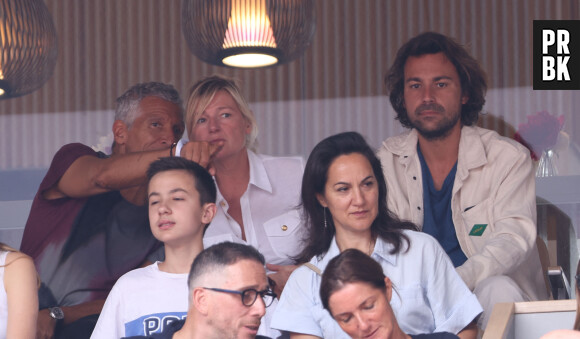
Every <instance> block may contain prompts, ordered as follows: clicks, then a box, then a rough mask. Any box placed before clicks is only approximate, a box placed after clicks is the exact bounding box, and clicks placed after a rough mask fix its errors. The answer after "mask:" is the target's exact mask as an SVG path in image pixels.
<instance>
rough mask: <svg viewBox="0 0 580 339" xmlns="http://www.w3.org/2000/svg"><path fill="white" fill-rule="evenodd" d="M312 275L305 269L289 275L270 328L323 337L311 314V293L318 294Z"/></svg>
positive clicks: (313, 306)
mask: <svg viewBox="0 0 580 339" xmlns="http://www.w3.org/2000/svg"><path fill="white" fill-rule="evenodd" d="M313 275H314V273H313V272H312V274H311V273H310V271H309V269H307V268H306V267H299V268H298V269H296V270H295V271H294V272H293V273H292V275H290V278H289V279H288V282H287V283H286V286H285V287H284V292H282V296H281V297H280V302H279V303H278V306H277V307H276V311H275V312H274V316H273V318H272V324H271V327H272V328H275V329H277V330H280V331H288V332H294V333H302V334H309V335H315V336H318V337H321V338H322V337H323V334H322V330H321V328H320V326H319V325H318V323H317V322H316V319H315V315H314V314H313V313H312V310H313V309H314V308H315V298H314V295H313V293H318V288H313V285H314V284H315V283H314V281H313V279H315V277H313Z"/></svg>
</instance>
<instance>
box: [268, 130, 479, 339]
mask: <svg viewBox="0 0 580 339" xmlns="http://www.w3.org/2000/svg"><path fill="white" fill-rule="evenodd" d="M301 197H302V204H303V209H304V215H305V217H306V227H307V229H308V237H307V238H306V246H305V249H304V250H303V251H302V253H301V255H300V256H299V257H298V258H297V261H298V262H308V261H309V263H308V264H307V265H304V266H301V267H300V268H298V269H296V270H295V271H294V273H293V274H292V275H291V276H290V279H289V280H288V283H287V284H286V287H285V289H284V292H283V293H282V297H281V298H280V302H279V304H278V307H277V309H276V311H275V313H274V318H273V320H272V324H271V327H273V328H276V329H279V330H284V331H288V332H290V337H291V338H293V339H297V338H332V339H340V338H349V337H348V335H347V334H346V333H345V332H344V331H343V330H342V329H341V328H340V326H339V325H338V323H337V322H336V321H335V320H334V319H333V318H332V316H331V315H330V313H328V311H326V310H325V309H324V308H323V306H322V302H321V300H320V294H319V290H320V283H321V272H322V271H324V269H325V268H326V265H327V264H328V262H329V261H330V259H332V258H333V257H335V256H337V255H338V254H339V253H340V252H342V251H344V250H346V249H349V248H355V249H358V250H360V251H362V252H363V253H366V254H368V255H370V256H371V257H372V258H373V259H374V260H376V261H377V262H378V263H379V264H380V265H381V267H382V268H383V271H385V272H388V273H389V277H390V279H391V281H392V282H393V284H394V285H395V286H397V291H398V293H397V296H395V297H393V299H392V300H391V306H392V308H393V311H394V312H395V314H396V315H397V319H398V321H399V326H400V328H401V330H403V331H404V332H405V333H408V334H422V333H434V332H450V333H454V334H458V336H459V337H460V338H475V336H476V334H477V328H476V326H475V322H474V320H475V318H476V317H477V315H479V313H481V311H482V308H481V306H480V305H479V302H478V301H477V298H476V297H475V295H474V294H473V293H471V292H470V291H469V289H468V288H467V286H465V284H464V283H463V281H462V280H461V278H460V277H459V275H458V274H457V273H456V272H455V269H454V268H453V265H452V264H451V261H450V260H449V258H448V256H447V255H446V253H445V252H444V251H443V249H442V248H441V247H440V246H439V244H438V243H437V241H436V240H434V239H433V238H432V237H431V236H429V235H427V234H424V233H420V232H415V231H412V229H414V228H415V226H414V225H413V224H411V223H408V222H401V221H399V220H397V219H396V218H395V217H394V216H393V215H392V214H391V212H389V211H388V210H387V207H386V206H387V204H386V202H387V191H386V184H385V178H384V176H383V171H382V168H381V164H380V161H379V160H378V159H377V158H376V156H375V154H374V152H373V151H372V149H371V148H370V147H369V146H368V144H367V143H366V142H365V140H364V139H363V137H362V136H361V135H360V134H358V133H355V132H347V133H341V134H337V135H334V136H331V137H328V138H326V139H324V140H323V141H321V142H320V143H319V144H318V145H317V146H316V147H315V148H314V150H313V151H312V153H311V154H310V157H309V158H308V161H307V163H306V168H305V171H304V177H303V180H302V193H301Z"/></svg>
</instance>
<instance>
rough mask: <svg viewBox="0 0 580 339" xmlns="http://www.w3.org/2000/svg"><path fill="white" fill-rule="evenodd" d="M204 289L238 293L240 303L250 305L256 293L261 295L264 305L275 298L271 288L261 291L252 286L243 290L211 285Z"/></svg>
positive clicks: (252, 303) (270, 302)
mask: <svg viewBox="0 0 580 339" xmlns="http://www.w3.org/2000/svg"><path fill="white" fill-rule="evenodd" d="M204 288H205V289H206V290H212V291H216V292H223V293H232V294H239V295H240V296H241V297H242V304H244V305H245V306H248V307H250V306H252V305H254V303H255V302H256V299H258V295H260V297H262V300H264V305H265V306H266V307H268V306H270V305H272V303H273V302H274V299H276V297H277V296H276V293H274V292H273V291H272V290H271V289H265V290H263V291H258V290H256V289H253V288H248V289H247V290H243V291H234V290H224V289H223V288H211V287H204Z"/></svg>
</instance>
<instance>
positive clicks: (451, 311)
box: [422, 235, 483, 334]
mask: <svg viewBox="0 0 580 339" xmlns="http://www.w3.org/2000/svg"><path fill="white" fill-rule="evenodd" d="M423 236H424V237H425V238H426V239H425V240H426V242H425V244H424V245H423V250H424V253H423V256H422V258H423V260H425V261H426V262H424V264H423V268H424V270H425V271H426V272H424V273H425V274H424V277H425V279H426V280H427V283H426V289H427V290H426V291H425V295H426V296H427V298H428V300H429V304H430V305H431V309H432V311H433V316H434V320H435V331H434V332H450V333H455V334H456V333H459V331H461V330H462V329H464V328H465V327H466V326H467V325H469V323H471V322H472V321H473V320H474V319H475V318H476V317H477V316H478V315H479V314H480V313H481V312H482V311H483V309H482V307H481V305H480V304H479V301H478V300H477V297H476V296H475V294H473V293H472V292H471V291H470V290H469V288H467V285H465V283H464V282H463V280H462V279H461V277H460V276H459V274H457V272H456V271H455V268H454V267H453V264H452V263H451V260H450V259H449V257H448V256H447V254H446V253H445V252H444V250H443V248H441V246H440V245H439V244H438V243H437V241H436V240H435V239H434V238H431V237H430V236H428V235H423Z"/></svg>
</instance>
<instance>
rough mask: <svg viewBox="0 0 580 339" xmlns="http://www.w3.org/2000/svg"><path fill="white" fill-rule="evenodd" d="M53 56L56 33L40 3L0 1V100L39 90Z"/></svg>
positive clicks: (46, 10)
mask: <svg viewBox="0 0 580 339" xmlns="http://www.w3.org/2000/svg"><path fill="white" fill-rule="evenodd" d="M57 55H58V47H57V40H56V30H55V28H54V23H53V22H52V18H51V16H50V13H49V11H48V8H47V7H46V5H45V4H44V2H43V1H42V0H0V99H8V98H15V97H19V96H22V95H25V94H28V93H30V92H33V91H35V90H37V89H38V88H40V87H42V85H44V83H45V82H46V81H47V80H48V79H49V78H50V77H51V75H52V72H53V70H54V66H55V64H56V58H57Z"/></svg>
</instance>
